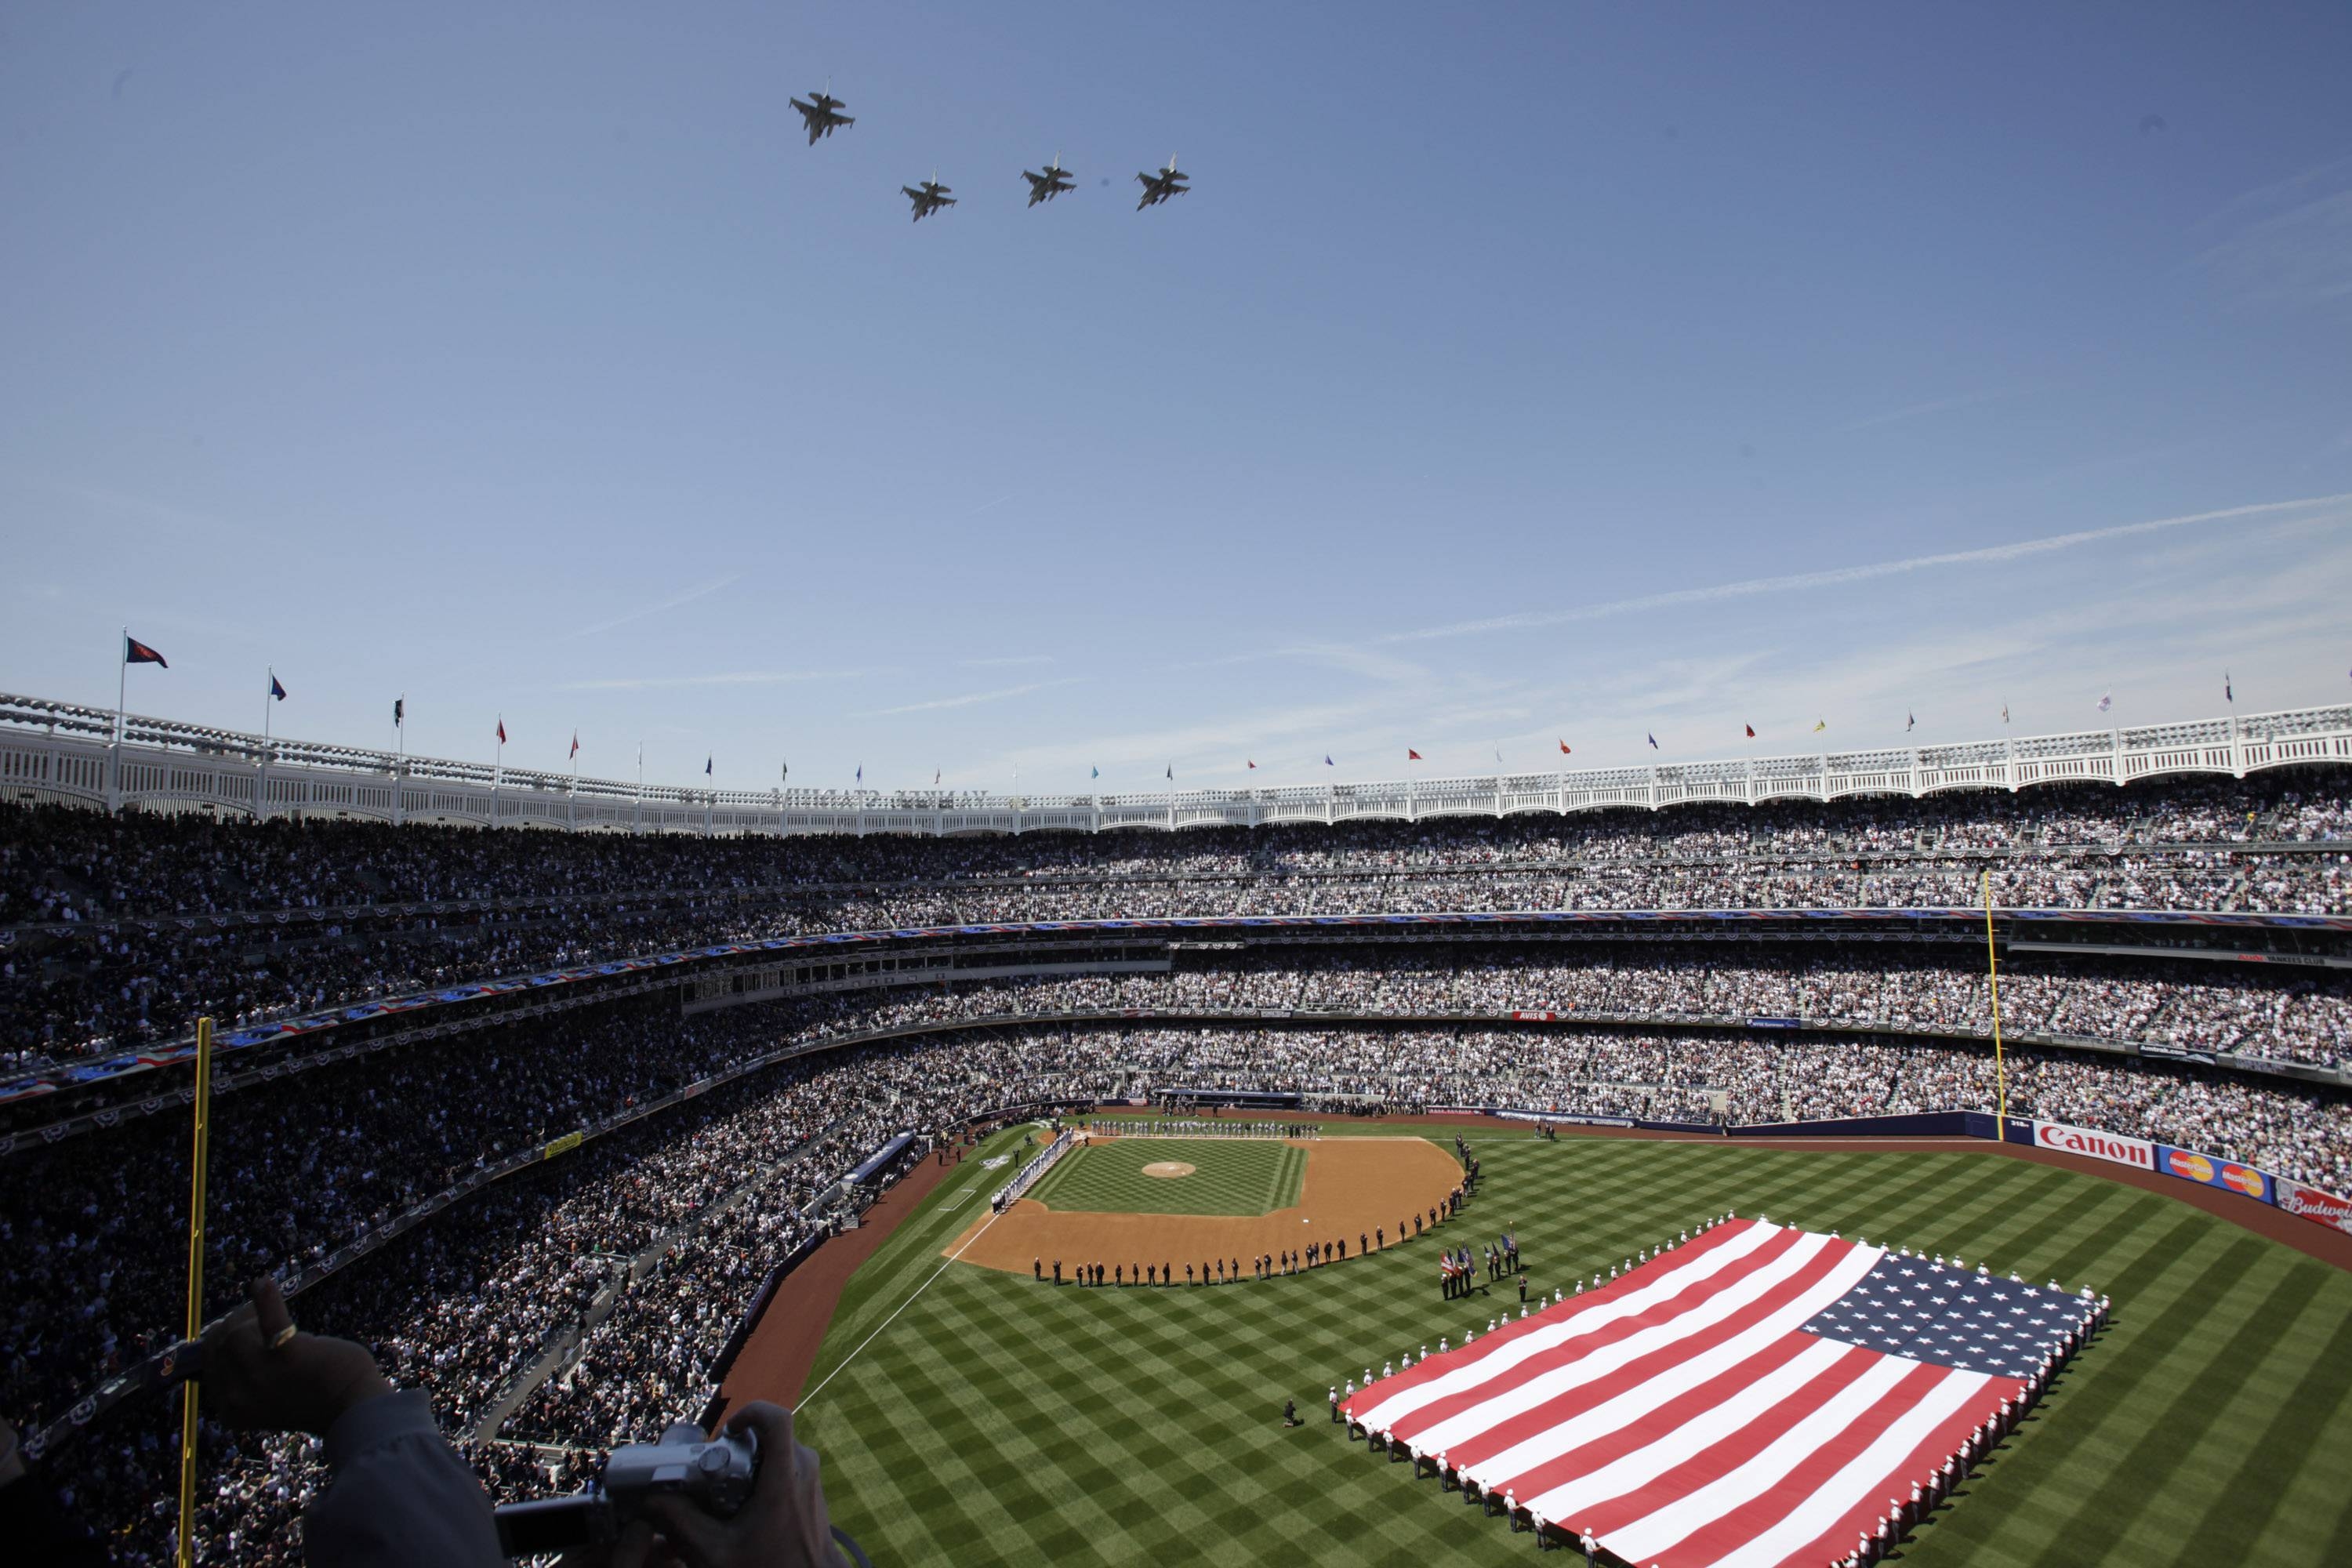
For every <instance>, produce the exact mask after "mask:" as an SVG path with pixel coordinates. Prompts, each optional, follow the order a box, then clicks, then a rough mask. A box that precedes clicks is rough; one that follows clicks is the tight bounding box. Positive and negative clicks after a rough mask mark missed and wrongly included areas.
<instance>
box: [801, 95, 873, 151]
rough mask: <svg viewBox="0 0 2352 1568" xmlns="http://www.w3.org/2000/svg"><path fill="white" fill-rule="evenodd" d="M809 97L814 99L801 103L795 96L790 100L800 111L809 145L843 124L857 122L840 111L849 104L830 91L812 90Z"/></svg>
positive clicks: (830, 133) (838, 128)
mask: <svg viewBox="0 0 2352 1568" xmlns="http://www.w3.org/2000/svg"><path fill="white" fill-rule="evenodd" d="M809 97H810V98H812V99H814V100H815V101H814V102H813V103H803V102H802V101H801V100H799V99H797V98H796V99H793V100H792V102H793V108H794V109H797V110H800V111H801V119H802V121H804V122H805V123H806V124H807V126H808V133H809V145H810V146H812V147H814V146H815V145H816V139H817V138H818V137H820V136H830V135H832V134H833V133H834V132H836V131H838V130H840V129H841V128H842V127H843V126H845V125H855V124H856V123H857V121H856V119H854V118H853V117H851V116H849V115H846V114H844V113H842V112H841V111H842V110H844V109H846V108H847V107H849V106H848V105H847V104H845V103H844V102H842V101H841V100H839V99H837V98H835V97H834V96H833V95H832V94H831V93H830V92H813V93H810V94H809Z"/></svg>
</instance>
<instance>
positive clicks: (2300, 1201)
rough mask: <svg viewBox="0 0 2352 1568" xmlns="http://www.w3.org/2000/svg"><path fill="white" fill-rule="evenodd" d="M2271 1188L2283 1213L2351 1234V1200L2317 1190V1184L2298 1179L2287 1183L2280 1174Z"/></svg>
mask: <svg viewBox="0 0 2352 1568" xmlns="http://www.w3.org/2000/svg"><path fill="white" fill-rule="evenodd" d="M2273 1190H2274V1191H2275V1192H2276V1193H2277V1194H2278V1206H2279V1207H2281V1208H2283V1209H2284V1210H2286V1212H2287V1213H2289V1214H2294V1215H2302V1216H2303V1217H2304V1218H2305V1219H2307V1220H2311V1221H2313V1222H2315V1223H2316V1224H2319V1225H2324V1226H2332V1227H2333V1228H2335V1229H2336V1230H2340V1231H2342V1232H2344V1233H2345V1234H2346V1235H2347V1236H2352V1200H2347V1199H2345V1198H2339V1197H2337V1196H2336V1194H2334V1193H2324V1192H2321V1191H2320V1190H2319V1189H2318V1188H2317V1187H2306V1186H2305V1185H2304V1184H2302V1183H2301V1182H2290V1181H2288V1180H2287V1179H2286V1178H2285V1177H2284V1176H2282V1177H2280V1178H2279V1179H2278V1182H2277V1184H2276V1185H2275V1187H2274V1189H2273Z"/></svg>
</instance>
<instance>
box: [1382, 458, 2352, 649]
mask: <svg viewBox="0 0 2352 1568" xmlns="http://www.w3.org/2000/svg"><path fill="white" fill-rule="evenodd" d="M2347 503H2352V491H2347V492H2345V493H2342V494H2338V495H2329V496H2310V497H2305V499H2303V500H2283V501H2263V502H2260V503H2258V504H2256V505H2252V506H2233V507H2226V508H2223V509H2222V510H2219V511H2200V512H2190V513H2188V514H2186V515H2184V516H2181V517H2161V518H2157V519H2154V520H2153V521H2147V522H2126V523H2119V524H2117V525H2116V526H2115V527H2112V528H2086V529H2084V530H2082V531H2078V532H2074V533H2057V534H2052V535H2050V536H2048V537H2047V538H2043V539H2021V540H2017V541H2014V542H2011V543H2008V544H1990V545H1986V546H1984V547H1982V548H1980V549H1977V550H1948V551H1943V552H1938V553H1937V554H1934V555H1914V556H1911V557H1909V558H1907V559H1906V560H1902V561H1874V562H1870V563H1865V564H1864V565H1859V566H1837V567H1832V568H1831V569H1830V570H1828V571H1825V572H1796V573H1790V574H1788V575H1786V576H1780V577H1751V578H1748V580H1746V581H1745V582H1738V583H1717V584H1710V585H1709V586H1707V587H1704V588H1676V589H1674V590H1671V591H1670V592H1667V593H1664V594H1645V595H1641V596H1640V597H1638V598H1632V599H1613V600H1610V601H1607V602H1605V603H1602V604H1598V605H1579V606H1577V607H1576V608H1574V609H1568V610H1532V611H1528V612H1525V613H1522V614H1519V615H1511V616H1488V617H1486V618H1485V619H1483V620H1475V621H1457V622H1455V623H1454V625H1452V626H1428V627H1424V628H1423V629H1421V630H1419V631H1410V632H1391V633H1390V634H1389V635H1388V636H1386V637H1374V638H1372V639H1371V640H1372V641H1373V642H1374V643H1375V644H1391V643H1409V642H1429V641H1433V640H1435V639H1438V638H1441V637H1472V636H1475V635H1476V634H1478V633H1481V632H1507V631H1519V630H1523V629H1527V628H1529V627H1537V626H1566V625H1569V624H1570V623H1572V622H1577V621H1597V620H1602V619H1605V618H1607V617H1609V616H1630V615H1634V614H1637V613H1639V612H1641V611H1643V610H1657V609H1665V608H1668V607H1670V606H1674V605H1708V604H1716V603H1718V602H1720V601H1722V600H1726V599H1747V598H1756V597H1759V596H1763V595H1774V594H1787V593H1796V592H1801V591H1806V590H1810V589H1814V588H1832V587H1837V586H1841V585H1843V584H1848V583H1867V582H1870V581H1872V580H1873V579H1874V578H1880V577H1899V576H1904V575H1907V574H1910V573H1914V572H1927V571H1932V570H1934V569H1935V568H1937V567H1939V566H1990V565H1998V564H2000V563H2006V562H2011V561H2023V560H2026V559H2028V558H2029V557H2032V556H2035V555H2048V554H2051V553H2053V552H2057V551H2061V550H2072V549H2074V548H2076V547H2077V546H2079V545H2084V544H2094V543H2097V542H2100V541H2102V540H2109V539H2128V538H2132V537H2134V536H2136V535H2139V534H2147V533H2160V532H2163V531H2168V530H2170V529H2176V528H2189V527H2191V526H2193V525H2195V524H2198V523H2202V522H2221V521H2230V520H2231V519H2237V518H2249V517H2268V516H2275V515H2277V514H2279V513H2282V512H2289V511H2300V510H2311V509H2315V508H2321V507H2343V506H2346V505H2347ZM2347 515H2352V514H2347Z"/></svg>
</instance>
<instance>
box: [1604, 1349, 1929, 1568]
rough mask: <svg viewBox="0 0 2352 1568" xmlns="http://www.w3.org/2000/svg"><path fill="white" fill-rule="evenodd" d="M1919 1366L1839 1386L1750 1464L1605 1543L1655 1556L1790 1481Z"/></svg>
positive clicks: (1893, 1368) (1873, 1370)
mask: <svg viewBox="0 0 2352 1568" xmlns="http://www.w3.org/2000/svg"><path fill="white" fill-rule="evenodd" d="M1917 1365H1918V1363H1916V1362H1913V1361H1909V1360H1906V1359H1905V1358H1903V1357H1900V1356H1887V1357H1885V1358H1884V1359H1883V1360H1881V1361H1879V1362H1877V1363H1875V1364H1874V1365H1873V1366H1871V1367H1870V1368H1869V1369H1868V1370H1867V1371H1865V1372H1864V1373H1863V1374H1862V1375H1861V1376H1860V1377H1857V1378H1855V1379H1854V1380H1853V1382H1852V1383H1850V1384H1846V1385H1845V1386H1844V1387H1843V1388H1841V1389H1839V1390H1838V1391H1837V1393H1836V1394H1834V1395H1832V1397H1831V1398H1830V1399H1829V1400H1828V1401H1827V1402H1826V1403H1824V1404H1823V1405H1822V1407H1821V1408H1820V1409H1818V1410H1816V1411H1814V1412H1813V1413H1812V1414H1811V1415H1808V1416H1806V1417H1805V1418H1804V1419H1803V1420H1802V1421H1800V1422H1798V1423H1797V1424H1796V1425H1795V1426H1791V1427H1790V1428H1789V1429H1788V1430H1787V1431H1786V1432H1783V1433H1781V1434H1780V1436H1778V1437H1775V1438H1773V1439H1772V1441H1770V1442H1769V1443H1767V1444H1766V1445H1765V1446H1764V1447H1763V1448H1762V1449H1761V1450H1760V1451H1759V1452H1758V1453H1757V1454H1756V1455H1755V1456H1754V1457H1753V1458H1750V1459H1748V1462H1747V1463H1745V1464H1743V1465H1740V1466H1738V1467H1737V1468H1733V1469H1730V1470H1727V1471H1726V1472H1725V1473H1724V1474H1722V1475H1720V1476H1717V1477H1716V1478H1715V1479H1713V1480H1711V1481H1709V1482H1707V1483H1706V1485H1705V1486H1703V1487H1700V1488H1698V1489H1696V1490H1694V1491H1690V1492H1686V1493H1685V1494H1684V1495H1683V1496H1681V1497H1679V1498H1676V1499H1675V1500H1674V1501H1672V1502H1670V1503H1668V1504H1666V1506H1665V1507H1664V1508H1662V1509H1659V1510H1656V1511H1655V1512H1654V1513H1651V1514H1648V1515H1646V1516H1645V1517H1643V1518H1641V1519H1637V1520H1635V1521H1633V1523H1631V1524H1629V1525H1626V1526H1625V1527H1624V1528H1622V1529H1621V1530H1612V1531H1609V1533H1608V1534H1607V1535H1606V1536H1605V1537H1604V1538H1603V1540H1602V1542H1601V1544H1603V1545H1604V1546H1606V1547H1608V1548H1609V1550H1610V1551H1612V1552H1615V1553H1617V1555H1619V1556H1620V1557H1623V1558H1626V1559H1628V1560H1631V1561H1637V1562H1649V1561H1651V1560H1653V1559H1654V1558H1655V1557H1656V1556H1657V1555H1658V1553H1660V1552H1664V1551H1665V1550H1666V1549H1667V1548H1668V1547H1671V1546H1672V1545H1674V1544H1675V1542H1678V1541H1680V1540H1682V1539H1683V1538H1684V1537H1685V1536H1687V1535H1689V1534H1690V1533H1691V1532H1692V1531H1696V1530H1700V1529H1703V1528H1705V1527H1706V1525H1707V1524H1708V1523H1710V1522H1711V1521H1714V1520H1717V1519H1719V1518H1721V1517H1722V1516H1723V1515H1725V1514H1727V1513H1729V1512H1730V1511H1731V1510H1734V1509H1736V1508H1738V1507H1740V1506H1741V1505H1743V1504H1745V1503H1748V1502H1752V1501H1754V1500H1756V1499H1758V1498H1759V1497H1761V1496H1763V1495H1764V1493H1765V1492H1766V1491H1767V1490H1769V1489H1771V1488H1772V1487H1774V1486H1776V1485H1778V1484H1779V1483H1780V1481H1782V1480H1784V1479H1787V1477H1788V1475H1789V1472H1790V1471H1791V1470H1793V1469H1795V1468H1797V1467H1798V1466H1800V1465H1801V1464H1803V1463H1804V1462H1805V1461H1806V1460H1807V1459H1809V1458H1811V1457H1812V1456H1813V1455H1814V1454H1816V1453H1819V1452H1820V1451H1821V1447H1822V1444H1824V1443H1826V1442H1828V1441H1830V1440H1831V1439H1832V1438H1833V1437H1835V1436H1837V1435H1838V1434H1839V1433H1841V1432H1843V1431H1844V1430H1845V1429H1846V1428H1847V1427H1849V1426H1853V1424H1854V1422H1856V1421H1858V1420H1860V1419H1861V1418H1862V1417H1863V1416H1864V1415H1867V1414H1868V1413H1869V1412H1870V1411H1871V1410H1873V1409H1874V1408H1875V1407H1876V1406H1877V1405H1878V1403H1879V1401H1881V1400H1882V1399H1885V1397H1886V1396H1887V1395H1888V1394H1892V1393H1893V1392H1894V1391H1895V1384H1899V1383H1901V1382H1902V1381H1903V1380H1904V1379H1905V1378H1906V1377H1908V1376H1910V1375H1911V1373H1912V1372H1913V1371H1914V1370H1916V1367H1917Z"/></svg>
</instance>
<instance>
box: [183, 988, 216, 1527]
mask: <svg viewBox="0 0 2352 1568" xmlns="http://www.w3.org/2000/svg"><path fill="white" fill-rule="evenodd" d="M212 1108H213V1021H212V1020H211V1019H210V1018H198V1019H197V1020H196V1126H195V1151H194V1155H193V1157H192V1159H191V1161H190V1170H189V1175H188V1320H187V1337H188V1338H189V1339H192V1340H193V1339H196V1338H199V1337H201V1336H202V1335H203V1333H204V1331H205V1163H206V1150H207V1144H208V1143H209V1142H210V1137H211V1132H212ZM195 1526H196V1380H195V1379H194V1378H190V1379H189V1380H188V1381H187V1382H186V1383H184V1384H181V1386H180V1543H179V1545H180V1550H179V1568H190V1565H191V1564H192V1563H194V1562H195V1541H194V1536H195Z"/></svg>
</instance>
